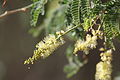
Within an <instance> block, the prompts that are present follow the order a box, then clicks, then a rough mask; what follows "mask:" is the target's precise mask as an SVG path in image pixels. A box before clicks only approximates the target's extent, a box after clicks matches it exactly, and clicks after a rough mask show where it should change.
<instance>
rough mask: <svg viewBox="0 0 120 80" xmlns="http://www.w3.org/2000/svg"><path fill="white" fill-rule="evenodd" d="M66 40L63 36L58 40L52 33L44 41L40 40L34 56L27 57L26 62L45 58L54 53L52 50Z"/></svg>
mask: <svg viewBox="0 0 120 80" xmlns="http://www.w3.org/2000/svg"><path fill="white" fill-rule="evenodd" d="M63 42H64V40H63V39H62V38H61V39H60V40H58V39H57V38H56V37H55V35H52V34H50V35H49V36H47V37H45V38H44V40H43V41H40V42H39V43H38V44H37V45H36V48H37V49H36V50H34V54H33V56H32V57H30V58H29V59H27V60H26V61H25V62H24V64H30V63H31V64H33V63H34V61H35V60H38V59H41V58H42V59H44V58H46V57H48V56H49V55H51V54H52V52H53V51H54V50H55V49H56V48H58V47H59V46H60V45H62V44H63Z"/></svg>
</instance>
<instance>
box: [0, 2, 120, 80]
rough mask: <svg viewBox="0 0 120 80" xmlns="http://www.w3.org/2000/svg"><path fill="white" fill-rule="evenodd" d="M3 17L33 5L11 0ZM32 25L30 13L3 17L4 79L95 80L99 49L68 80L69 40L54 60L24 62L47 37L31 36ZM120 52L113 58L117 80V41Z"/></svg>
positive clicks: (0, 72) (0, 74) (0, 64)
mask: <svg viewBox="0 0 120 80" xmlns="http://www.w3.org/2000/svg"><path fill="white" fill-rule="evenodd" d="M2 3H3V0H1V1H0V14H2V13H3V12H4V11H6V10H13V9H17V8H21V7H24V6H26V5H29V4H30V3H31V2H30V1H29V0H7V3H6V5H5V7H4V8H2V6H1V5H2ZM30 28H31V26H30V12H29V10H28V11H27V12H25V13H23V12H19V13H15V14H12V15H9V16H6V17H3V18H0V80H94V74H95V65H96V64H97V62H98V61H99V54H97V53H96V52H98V51H97V50H93V51H92V52H91V53H94V54H92V55H88V59H89V62H88V63H87V64H86V65H85V66H84V67H82V68H81V69H80V71H79V72H78V73H77V75H75V76H73V77H72V78H71V79H67V78H66V74H65V73H64V72H63V67H64V65H65V64H67V63H68V61H67V59H66V56H65V50H66V47H67V46H68V45H69V43H70V42H69V41H68V42H67V43H66V44H65V45H63V46H61V47H60V48H59V49H57V50H56V51H55V52H54V53H56V54H53V55H51V56H50V57H48V58H47V59H45V60H40V61H38V62H36V63H35V64H33V65H24V64H23V62H24V60H25V59H27V58H28V57H30V56H32V54H33V50H34V48H35V45H36V43H38V42H39V41H40V40H41V39H42V38H43V37H44V36H43V35H44V32H43V33H41V34H42V35H41V36H39V37H36V38H35V37H33V36H32V35H31V34H29V33H28V31H29V29H30ZM114 44H115V47H116V51H115V52H114V56H113V75H112V76H113V79H114V80H120V76H119V75H120V73H119V72H120V45H119V44H120V42H119V40H117V39H116V40H114Z"/></svg>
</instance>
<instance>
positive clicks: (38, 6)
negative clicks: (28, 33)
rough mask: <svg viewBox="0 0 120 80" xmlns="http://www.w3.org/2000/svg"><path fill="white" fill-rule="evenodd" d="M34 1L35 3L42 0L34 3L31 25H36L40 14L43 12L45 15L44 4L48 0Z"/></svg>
mask: <svg viewBox="0 0 120 80" xmlns="http://www.w3.org/2000/svg"><path fill="white" fill-rule="evenodd" d="M32 1H33V3H34V2H37V1H40V2H39V3H38V4H36V5H33V7H32V10H31V14H32V20H31V26H36V24H37V20H38V17H39V14H40V13H41V14H42V15H44V5H45V4H46V3H47V1H48V0H32Z"/></svg>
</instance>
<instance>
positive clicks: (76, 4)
mask: <svg viewBox="0 0 120 80" xmlns="http://www.w3.org/2000/svg"><path fill="white" fill-rule="evenodd" d="M71 15H72V20H73V24H75V25H77V24H79V23H80V0H73V1H72V5H71Z"/></svg>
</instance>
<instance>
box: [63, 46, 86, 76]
mask: <svg viewBox="0 0 120 80" xmlns="http://www.w3.org/2000/svg"><path fill="white" fill-rule="evenodd" d="M73 50H74V48H73V46H71V45H70V46H69V47H68V48H67V51H66V56H67V59H68V62H69V64H67V65H66V66H65V67H64V72H65V73H67V78H70V77H72V76H73V75H75V74H76V73H77V72H78V71H79V69H80V68H81V67H82V66H83V65H84V64H85V62H82V61H80V60H79V58H78V56H75V55H73Z"/></svg>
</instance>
